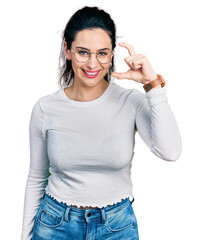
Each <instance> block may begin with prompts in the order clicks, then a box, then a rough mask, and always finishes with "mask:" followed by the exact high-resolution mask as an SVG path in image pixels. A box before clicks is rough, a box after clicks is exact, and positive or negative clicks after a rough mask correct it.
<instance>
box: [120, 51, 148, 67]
mask: <svg viewBox="0 0 203 240" xmlns="http://www.w3.org/2000/svg"><path fill="white" fill-rule="evenodd" d="M143 56H144V55H143V54H136V55H135V56H129V57H125V58H124V60H125V62H126V63H127V65H128V66H129V67H130V68H132V62H133V61H136V60H140V59H142V58H143Z"/></svg>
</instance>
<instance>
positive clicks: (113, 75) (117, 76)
mask: <svg viewBox="0 0 203 240" xmlns="http://www.w3.org/2000/svg"><path fill="white" fill-rule="evenodd" d="M111 76H112V77H115V78H118V79H126V78H128V76H129V74H128V73H127V72H124V73H123V72H122V73H118V72H113V73H111Z"/></svg>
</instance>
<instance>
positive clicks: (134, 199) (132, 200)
mask: <svg viewBox="0 0 203 240" xmlns="http://www.w3.org/2000/svg"><path fill="white" fill-rule="evenodd" d="M134 200H135V199H134V196H133V200H132V201H130V203H131V204H132V203H133V202H134Z"/></svg>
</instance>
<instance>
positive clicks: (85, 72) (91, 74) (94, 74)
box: [84, 70, 98, 75]
mask: <svg viewBox="0 0 203 240" xmlns="http://www.w3.org/2000/svg"><path fill="white" fill-rule="evenodd" d="M84 72H85V73H86V74H88V75H96V74H97V73H98V71H97V72H95V73H90V72H86V71H85V70H84Z"/></svg>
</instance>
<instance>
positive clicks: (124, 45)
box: [119, 42, 136, 56]
mask: <svg viewBox="0 0 203 240" xmlns="http://www.w3.org/2000/svg"><path fill="white" fill-rule="evenodd" d="M119 45H120V46H122V47H125V48H127V49H128V52H129V54H130V56H133V55H136V52H135V49H134V48H133V46H132V45H131V44H128V43H125V42H122V43H119Z"/></svg>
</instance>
